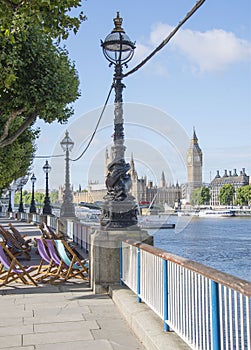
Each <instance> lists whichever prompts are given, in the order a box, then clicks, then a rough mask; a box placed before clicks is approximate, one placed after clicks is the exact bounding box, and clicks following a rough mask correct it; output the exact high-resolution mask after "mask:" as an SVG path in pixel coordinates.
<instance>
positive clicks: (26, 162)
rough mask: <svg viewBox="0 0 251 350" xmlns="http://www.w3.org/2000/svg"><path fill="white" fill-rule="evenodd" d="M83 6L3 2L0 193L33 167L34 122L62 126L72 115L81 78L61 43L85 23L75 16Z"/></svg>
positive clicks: (57, 1) (48, 0)
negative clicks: (38, 121)
mask: <svg viewBox="0 0 251 350" xmlns="http://www.w3.org/2000/svg"><path fill="white" fill-rule="evenodd" d="M79 6H81V1H76V0H66V1H65V0H53V1H52V0H25V1H23V0H13V1H11V0H0V162H1V164H0V170H1V171H0V189H1V188H3V187H6V186H8V184H9V183H10V182H11V181H12V180H13V179H17V178H18V177H21V176H24V175H25V174H26V172H27V169H28V168H29V166H30V165H31V162H32V158H33V156H34V152H35V139H36V137H38V130H36V129H35V128H34V123H35V121H36V119H37V118H40V119H43V120H44V121H45V122H48V123H51V122H53V121H58V122H60V123H64V122H66V121H67V120H68V118H69V117H70V116H71V115H72V114H73V109H72V103H73V102H74V101H75V100H76V99H77V98H78V97H79V95H80V93H79V90H78V87H79V79H78V75H77V72H76V69H75V65H74V64H73V63H72V62H70V60H69V58H68V52H67V51H66V50H65V49H63V48H61V47H60V46H59V41H60V40H61V39H66V38H67V37H68V35H69V32H70V31H71V30H73V32H75V33H76V32H77V30H78V29H79V26H80V24H81V22H82V21H83V20H85V19H86V18H85V16H84V15H83V13H82V12H80V13H79V14H78V15H77V16H74V15H72V14H73V13H74V14H76V13H77V11H76V8H78V7H79ZM71 10H74V11H71Z"/></svg>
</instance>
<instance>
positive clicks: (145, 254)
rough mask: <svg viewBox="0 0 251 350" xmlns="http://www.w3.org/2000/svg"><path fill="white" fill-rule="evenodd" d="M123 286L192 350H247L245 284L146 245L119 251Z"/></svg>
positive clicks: (125, 245)
mask: <svg viewBox="0 0 251 350" xmlns="http://www.w3.org/2000/svg"><path fill="white" fill-rule="evenodd" d="M120 256H121V266H120V278H121V283H122V284H126V285H127V286H128V287H129V288H130V289H132V290H133V291H134V293H135V294H136V295H137V300H138V301H139V302H140V301H143V302H145V303H146V304H147V305H148V306H149V307H150V308H151V309H152V310H153V311H154V312H155V313H156V314H157V315H158V316H159V317H161V318H162V319H163V321H164V330H165V331H168V330H170V329H172V330H174V331H175V332H176V333H177V334H178V335H179V336H180V337H181V338H182V339H183V340H184V341H185V342H186V343H187V344H188V345H189V346H190V347H191V348H192V349H200V350H229V349H231V350H236V349H238V350H250V295H251V293H250V287H251V283H250V282H248V281H245V280H242V279H239V278H237V277H234V276H231V275H229V274H226V273H224V272H220V271H218V270H216V269H213V268H210V267H207V266H205V265H203V264H200V263H197V262H194V261H191V260H188V259H185V258H182V257H179V256H177V255H174V254H171V253H168V252H166V251H164V250H162V249H159V248H155V247H152V246H149V245H147V244H144V243H141V242H136V241H133V240H127V241H124V242H122V245H121V253H120Z"/></svg>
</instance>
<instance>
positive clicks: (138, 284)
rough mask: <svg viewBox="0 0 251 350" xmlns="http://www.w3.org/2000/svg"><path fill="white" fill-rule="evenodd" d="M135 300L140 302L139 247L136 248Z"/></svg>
mask: <svg viewBox="0 0 251 350" xmlns="http://www.w3.org/2000/svg"><path fill="white" fill-rule="evenodd" d="M137 301H138V302H139V303H141V298H140V248H137Z"/></svg>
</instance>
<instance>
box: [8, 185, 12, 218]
mask: <svg viewBox="0 0 251 350" xmlns="http://www.w3.org/2000/svg"><path fill="white" fill-rule="evenodd" d="M8 212H9V213H12V204H11V187H9V204H8Z"/></svg>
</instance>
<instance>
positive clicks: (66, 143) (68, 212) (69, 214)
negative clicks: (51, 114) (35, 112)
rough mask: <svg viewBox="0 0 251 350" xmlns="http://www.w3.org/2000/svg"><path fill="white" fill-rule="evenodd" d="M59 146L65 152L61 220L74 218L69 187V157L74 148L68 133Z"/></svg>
mask: <svg viewBox="0 0 251 350" xmlns="http://www.w3.org/2000/svg"><path fill="white" fill-rule="evenodd" d="M60 145H61V147H62V149H63V151H64V152H65V188H64V194H63V203H62V206H61V209H60V217H63V218H75V217H76V215H75V208H74V204H73V196H72V191H71V185H70V165H69V160H70V159H69V155H70V152H71V151H72V148H73V146H74V142H73V141H72V139H71V138H70V136H69V132H68V131H66V133H65V137H64V138H63V140H62V141H61V142H60Z"/></svg>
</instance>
